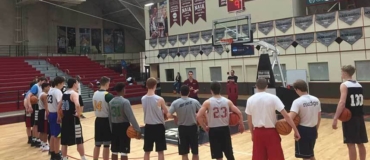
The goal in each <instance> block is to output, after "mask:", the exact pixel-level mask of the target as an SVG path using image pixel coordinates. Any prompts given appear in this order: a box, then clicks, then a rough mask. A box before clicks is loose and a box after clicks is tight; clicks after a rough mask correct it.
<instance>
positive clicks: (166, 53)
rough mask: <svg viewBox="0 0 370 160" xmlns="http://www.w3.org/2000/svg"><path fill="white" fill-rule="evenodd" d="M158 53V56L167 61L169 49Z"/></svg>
mask: <svg viewBox="0 0 370 160" xmlns="http://www.w3.org/2000/svg"><path fill="white" fill-rule="evenodd" d="M158 52H159V54H158V56H159V57H162V59H165V58H166V57H167V55H168V49H160V50H159V51H158ZM159 57H158V58H159Z"/></svg>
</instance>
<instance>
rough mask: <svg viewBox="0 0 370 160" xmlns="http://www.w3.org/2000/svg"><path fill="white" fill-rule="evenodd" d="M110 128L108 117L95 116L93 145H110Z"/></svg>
mask: <svg viewBox="0 0 370 160" xmlns="http://www.w3.org/2000/svg"><path fill="white" fill-rule="evenodd" d="M111 136H112V133H111V130H110V123H109V118H101V117H96V119H95V145H110V144H111Z"/></svg>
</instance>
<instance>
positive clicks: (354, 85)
mask: <svg viewBox="0 0 370 160" xmlns="http://www.w3.org/2000/svg"><path fill="white" fill-rule="evenodd" d="M343 84H344V85H346V86H347V99H346V108H347V109H349V110H350V111H351V113H352V115H353V116H362V115H364V111H363V104H364V96H363V89H362V86H361V84H360V83H358V82H357V81H351V80H348V81H345V82H343Z"/></svg>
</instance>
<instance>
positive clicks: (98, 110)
mask: <svg viewBox="0 0 370 160" xmlns="http://www.w3.org/2000/svg"><path fill="white" fill-rule="evenodd" d="M107 94H109V92H107V91H103V90H98V91H96V92H95V93H94V96H93V98H92V100H93V105H94V110H95V116H96V117H102V118H107V117H109V105H108V102H106V101H105V95H107Z"/></svg>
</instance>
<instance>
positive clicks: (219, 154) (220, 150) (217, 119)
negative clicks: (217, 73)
mask: <svg viewBox="0 0 370 160" xmlns="http://www.w3.org/2000/svg"><path fill="white" fill-rule="evenodd" d="M211 93H212V97H211V98H209V99H208V100H206V101H205V102H204V103H203V105H202V107H201V108H200V110H199V112H198V114H197V119H198V121H199V124H201V125H202V128H203V130H204V131H208V135H209V143H210V147H211V155H212V159H217V160H222V158H223V154H225V157H226V159H228V160H234V159H235V158H234V153H233V147H232V143H231V135H230V128H229V120H230V119H229V118H230V111H232V112H234V113H236V114H238V116H239V118H240V121H239V132H240V133H243V132H244V124H243V116H242V113H241V112H240V110H239V109H238V108H237V107H235V106H234V104H233V102H231V101H230V100H228V99H227V98H225V97H223V96H221V84H220V83H219V82H212V83H211ZM206 111H208V112H207V121H208V126H206V125H205V123H204V122H203V118H202V117H203V116H204V114H205V113H206Z"/></svg>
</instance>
